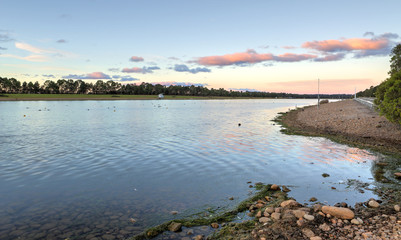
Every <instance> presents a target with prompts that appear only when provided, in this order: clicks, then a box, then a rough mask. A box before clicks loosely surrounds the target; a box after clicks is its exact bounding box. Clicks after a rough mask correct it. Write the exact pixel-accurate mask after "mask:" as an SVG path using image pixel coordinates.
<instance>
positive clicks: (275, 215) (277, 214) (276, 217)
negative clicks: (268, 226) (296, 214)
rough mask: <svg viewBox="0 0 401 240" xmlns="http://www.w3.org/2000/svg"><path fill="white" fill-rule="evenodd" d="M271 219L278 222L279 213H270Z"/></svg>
mask: <svg viewBox="0 0 401 240" xmlns="http://www.w3.org/2000/svg"><path fill="white" fill-rule="evenodd" d="M271 218H272V219H274V220H279V219H280V213H276V212H274V213H272V215H271Z"/></svg>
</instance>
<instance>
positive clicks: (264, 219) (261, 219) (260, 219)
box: [259, 217, 271, 223]
mask: <svg viewBox="0 0 401 240" xmlns="http://www.w3.org/2000/svg"><path fill="white" fill-rule="evenodd" d="M270 221H271V219H270V218H268V217H261V218H259V222H260V223H267V222H270Z"/></svg>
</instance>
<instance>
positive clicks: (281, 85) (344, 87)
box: [265, 79, 375, 94]
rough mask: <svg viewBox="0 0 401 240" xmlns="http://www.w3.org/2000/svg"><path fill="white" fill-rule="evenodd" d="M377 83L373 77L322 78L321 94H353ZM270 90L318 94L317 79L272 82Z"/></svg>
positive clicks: (269, 86) (268, 89)
mask: <svg viewBox="0 0 401 240" xmlns="http://www.w3.org/2000/svg"><path fill="white" fill-rule="evenodd" d="M372 85H375V82H374V81H373V80H372V79H320V93H321V94H341V93H345V94H353V93H354V91H355V88H356V89H357V91H361V90H365V89H366V88H369V87H370V86H372ZM265 91H268V92H286V93H297V94H316V93H317V79H315V80H306V81H289V82H272V83H269V85H268V86H267V89H266V90H265Z"/></svg>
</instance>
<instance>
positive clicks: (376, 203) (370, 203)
mask: <svg viewBox="0 0 401 240" xmlns="http://www.w3.org/2000/svg"><path fill="white" fill-rule="evenodd" d="M368 206H369V207H371V208H378V207H379V206H380V204H379V203H378V202H376V201H375V200H370V201H369V203H368Z"/></svg>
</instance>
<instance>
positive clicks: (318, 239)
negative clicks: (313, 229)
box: [310, 236, 322, 240]
mask: <svg viewBox="0 0 401 240" xmlns="http://www.w3.org/2000/svg"><path fill="white" fill-rule="evenodd" d="M310 240H322V238H321V237H318V236H315V237H311V238H310Z"/></svg>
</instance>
